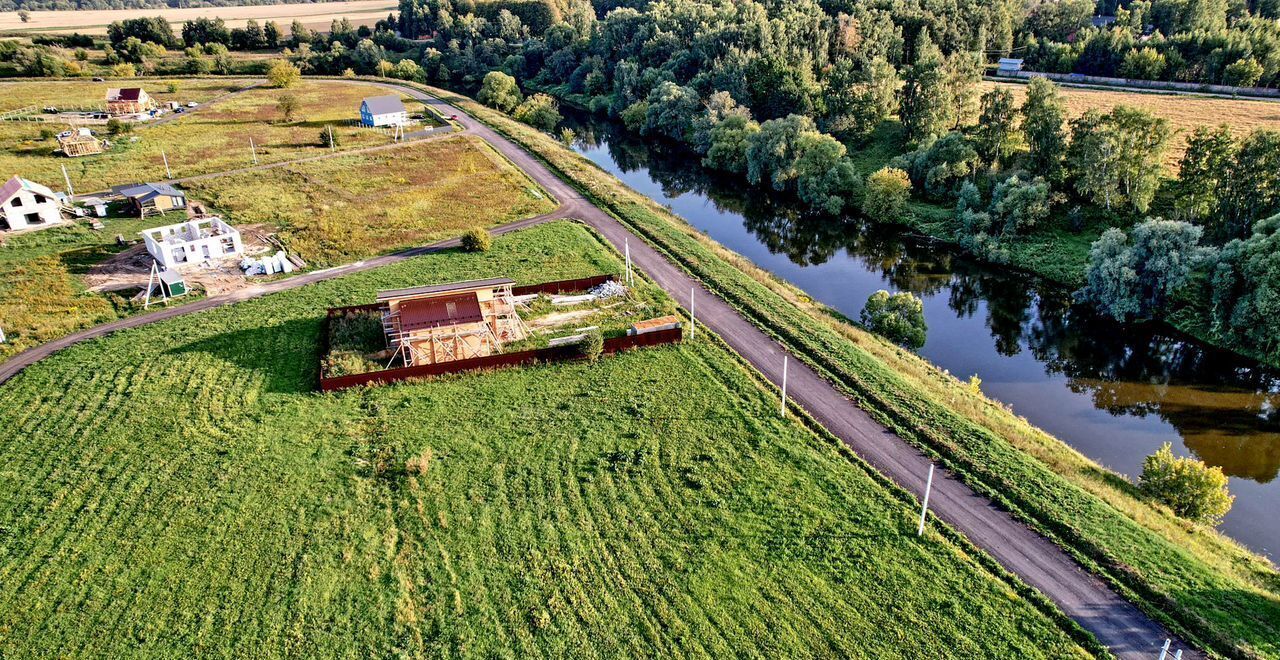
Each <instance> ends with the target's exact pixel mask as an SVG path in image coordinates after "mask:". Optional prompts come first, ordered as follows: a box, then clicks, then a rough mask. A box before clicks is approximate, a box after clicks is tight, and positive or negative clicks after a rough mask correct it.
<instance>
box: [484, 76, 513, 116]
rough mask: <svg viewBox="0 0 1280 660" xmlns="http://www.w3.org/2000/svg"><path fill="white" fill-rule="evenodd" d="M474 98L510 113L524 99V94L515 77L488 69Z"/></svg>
mask: <svg viewBox="0 0 1280 660" xmlns="http://www.w3.org/2000/svg"><path fill="white" fill-rule="evenodd" d="M476 100H477V101H479V102H481V103H483V104H485V105H487V106H489V107H490V108H494V109H495V110H499V111H501V112H507V113H510V112H511V111H512V110H515V109H516V106H518V105H520V103H521V102H522V101H524V95H523V94H521V93H520V86H519V85H517V84H516V79H515V78H513V77H511V76H509V75H507V74H505V73H503V72H501V71H490V72H489V73H486V74H485V75H484V80H483V81H482V82H481V83H480V91H479V92H478V93H476Z"/></svg>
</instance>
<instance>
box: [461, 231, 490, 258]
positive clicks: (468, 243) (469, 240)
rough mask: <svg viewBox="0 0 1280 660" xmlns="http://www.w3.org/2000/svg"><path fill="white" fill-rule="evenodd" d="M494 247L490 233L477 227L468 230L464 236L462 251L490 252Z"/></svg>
mask: <svg viewBox="0 0 1280 660" xmlns="http://www.w3.org/2000/svg"><path fill="white" fill-rule="evenodd" d="M491 247H493V237H492V236H490V235H489V232H487V231H485V230H483V229H481V228H479V227H477V228H475V229H468V230H467V233H465V234H463V235H462V249H463V250H466V251H467V252H488V251H489V248H491Z"/></svg>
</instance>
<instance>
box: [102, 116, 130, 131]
mask: <svg viewBox="0 0 1280 660" xmlns="http://www.w3.org/2000/svg"><path fill="white" fill-rule="evenodd" d="M132 130H133V124H131V123H129V122H127V121H120V120H119V119H116V118H115V117H112V118H111V119H108V120H107V132H108V133H110V134H112V135H119V134H121V133H128V132H130V131H132Z"/></svg>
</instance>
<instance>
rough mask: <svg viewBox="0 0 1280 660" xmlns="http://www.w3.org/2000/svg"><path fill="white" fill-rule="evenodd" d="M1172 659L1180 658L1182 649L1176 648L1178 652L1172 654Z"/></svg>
mask: <svg viewBox="0 0 1280 660" xmlns="http://www.w3.org/2000/svg"><path fill="white" fill-rule="evenodd" d="M1173 660H1182V649H1178V652H1177V653H1174V654H1173Z"/></svg>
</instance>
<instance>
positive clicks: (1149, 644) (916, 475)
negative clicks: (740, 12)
mask: <svg viewBox="0 0 1280 660" xmlns="http://www.w3.org/2000/svg"><path fill="white" fill-rule="evenodd" d="M365 84H368V85H374V86H378V87H384V88H387V89H393V90H396V91H400V92H403V93H405V94H408V95H410V96H413V97H415V98H417V99H419V100H422V101H423V102H424V103H427V104H429V105H432V106H434V107H435V108H436V109H438V110H439V111H440V112H441V114H443V115H445V116H449V115H456V116H457V117H458V119H457V120H456V121H457V122H458V123H459V124H461V125H462V127H463V129H464V130H463V131H462V132H463V133H470V134H473V135H477V136H479V137H480V138H482V139H484V140H485V141H487V142H488V143H489V144H490V145H491V146H493V148H494V149H496V150H498V151H499V152H500V153H501V154H503V156H505V157H506V158H508V159H509V160H511V161H512V162H513V163H515V165H516V166H517V167H519V168H520V169H522V170H524V172H525V174H526V175H527V176H529V177H530V178H531V179H533V180H534V181H535V182H536V183H538V185H540V186H542V187H543V189H545V190H546V191H548V192H549V193H551V195H552V196H553V197H555V198H556V199H558V200H559V201H560V202H561V206H560V208H559V209H557V210H556V211H555V212H553V213H550V214H547V215H542V216H538V217H534V218H529V219H527V220H522V221H520V222H515V223H511V224H508V225H503V226H501V227H498V228H496V229H494V230H493V233H495V234H503V233H508V232H511V231H516V230H519V229H523V228H525V227H529V226H532V225H535V224H539V223H542V222H546V221H549V220H553V219H558V218H576V219H579V220H582V221H583V222H585V223H586V224H588V225H589V226H591V227H592V228H593V229H595V230H596V231H598V232H599V233H600V234H601V235H603V236H604V237H605V239H606V240H608V241H609V242H610V243H611V244H612V245H613V246H614V247H615V248H617V249H619V250H621V249H622V246H623V243H624V241H625V242H627V243H629V245H630V248H631V256H632V260H633V262H634V263H635V265H636V267H638V268H640V269H641V270H642V271H644V272H645V273H646V274H647V275H648V276H649V277H650V278H651V279H653V280H654V281H655V282H657V283H658V285H659V286H661V287H662V288H663V289H664V290H665V291H666V292H667V293H668V294H669V295H671V296H672V297H673V298H675V299H676V300H677V301H679V302H680V303H683V304H685V305H686V307H687V306H688V303H689V295H690V291H691V290H692V291H693V292H694V293H693V295H694V296H696V298H697V309H698V322H699V323H700V324H702V325H703V326H704V327H706V328H707V329H709V330H711V331H713V332H715V333H716V334H717V335H719V336H720V337H721V338H722V339H723V340H724V341H725V342H726V343H727V344H728V345H729V346H730V347H731V348H732V349H733V350H735V351H737V352H738V353H739V354H740V355H741V356H742V357H743V358H744V359H746V360H747V361H748V362H749V363H750V364H751V365H752V366H754V367H755V368H756V369H758V370H759V371H760V373H762V374H763V375H764V376H765V377H766V378H768V379H769V380H770V381H771V382H773V383H774V384H775V385H777V384H779V383H780V382H781V378H782V366H783V356H784V355H786V351H785V349H783V348H782V346H780V345H779V344H778V343H776V342H774V341H773V340H772V339H770V338H769V337H768V336H767V335H765V334H764V332H763V331H761V330H760V329H759V328H757V327H756V326H755V325H753V324H752V323H751V322H750V321H748V320H747V319H746V318H744V317H742V316H740V315H739V314H738V313H737V311H735V310H734V309H733V308H732V307H731V306H730V305H729V304H728V303H726V302H725V301H724V300H722V299H720V298H718V297H716V296H715V295H714V294H712V293H711V292H710V291H708V290H707V289H705V288H703V286H702V284H701V283H700V282H699V281H697V280H695V279H693V278H692V277H690V276H689V275H688V274H686V273H685V272H684V271H683V270H681V269H680V267H679V266H677V265H676V264H675V263H673V262H671V261H669V260H667V259H666V258H665V257H663V256H662V255H661V254H660V253H659V252H657V251H656V250H655V249H653V248H652V247H651V246H650V245H649V244H648V243H646V242H645V241H644V240H643V239H641V238H640V237H639V236H636V235H634V234H632V233H631V232H630V230H629V229H627V227H625V226H624V225H622V224H621V223H619V222H618V221H617V220H615V219H614V218H613V217H611V216H610V215H609V214H607V213H605V212H604V211H603V210H601V209H600V208H598V207H596V206H595V205H594V204H592V203H591V202H590V201H589V200H587V199H585V198H584V197H583V196H582V195H581V194H579V193H578V191H577V190H575V189H574V188H573V187H572V186H570V185H569V184H568V183H566V182H565V181H563V180H562V179H560V178H559V177H558V176H556V175H555V174H554V173H553V172H551V171H550V170H549V169H548V168H547V167H546V166H545V165H544V164H543V163H542V161H540V160H538V159H537V158H536V157H534V156H533V155H532V154H530V153H529V152H527V151H525V150H524V149H523V148H521V147H520V146H518V145H516V144H514V143H512V142H511V141H509V140H507V139H506V138H505V137H503V136H501V135H499V134H498V133H497V132H496V131H494V130H493V129H491V128H489V127H488V126H486V125H484V124H482V123H480V122H479V121H477V120H475V119H473V118H472V117H470V116H469V115H466V114H465V113H463V112H461V111H460V110H458V109H456V108H454V107H452V106H450V105H448V104H446V103H444V102H443V101H440V100H439V99H436V98H434V97H431V96H429V95H427V94H425V93H423V92H419V91H417V90H415V89H411V88H407V87H401V86H398V85H395V84H391V83H375V82H366V83H365ZM628 239H635V240H628ZM457 244H458V241H457V239H451V240H448V241H441V242H439V243H434V244H432V245H429V246H424V247H420V248H414V249H412V250H406V251H404V252H399V253H395V254H391V255H386V256H382V257H377V258H374V259H368V260H366V261H361V262H357V263H354V264H349V265H346V266H341V267H338V268H331V269H328V270H323V271H314V272H310V273H305V274H302V275H299V276H297V277H293V278H289V279H285V280H280V281H277V282H272V283H269V284H265V285H261V286H256V287H250V288H247V289H244V290H241V291H237V292H235V293H233V294H229V295H227V296H220V297H216V298H206V299H204V300H200V301H197V302H194V303H190V304H187V305H181V306H177V307H172V308H168V309H164V310H161V311H158V312H154V313H148V314H142V315H138V316H133V317H129V318H125V319H121V320H119V321H115V322H112V323H107V324H104V325H100V326H97V327H94V328H90V329H88V330H84V331H82V332H78V333H76V334H73V335H68V336H66V337H63V338H62V339H59V340H55V341H52V342H49V343H47V344H44V345H42V346H38V347H35V348H32V349H29V350H27V351H25V352H23V353H19V354H18V355H15V356H13V357H12V358H10V359H9V361H8V362H5V363H4V364H0V383H3V382H4V381H6V380H8V379H9V378H12V377H13V376H14V375H15V374H16V373H18V372H19V371H21V370H22V369H23V368H25V367H27V366H29V365H31V364H34V363H35V362H37V361H39V360H41V359H43V358H44V357H47V356H49V355H51V354H53V353H55V352H57V351H59V350H61V349H63V348H66V347H68V346H71V345H74V344H76V343H79V342H82V341H86V340H88V339H93V338H95V337H101V336H103V335H106V334H109V333H112V332H115V331H117V330H122V329H126V328H132V327H137V326H140V325H144V324H147V323H153V322H155V321H159V320H162V319H166V318H172V317H175V316H179V315H183V314H191V313H195V312H199V311H203V310H206V309H211V308H214V307H219V306H222V305H228V304H233V303H236V302H240V301H243V300H247V299H250V298H256V297H259V296H263V295H266V294H269V293H274V292H277V291H283V290H286V289H292V288H296V287H300V286H305V285H307V284H311V283H313V282H318V281H322V280H327V279H332V278H335V277H342V276H344V275H349V274H352V273H356V272H360V271H364V270H369V269H371V268H380V267H382V266H386V265H389V264H391V263H395V262H398V261H403V260H404V259H408V258H411V257H415V256H418V255H421V254H426V253H429V252H433V251H437V250H441V249H445V248H449V247H453V246H456V245H457ZM787 392H788V395H789V397H790V399H791V402H792V403H793V405H796V406H799V407H800V408H803V409H804V410H805V411H807V412H808V413H809V414H810V415H812V416H813V417H814V418H815V419H816V420H817V421H818V422H819V423H821V424H822V425H823V426H824V427H825V428H826V429H827V430H828V431H829V432H831V433H832V434H833V435H835V436H836V437H839V438H840V439H841V440H842V441H843V442H844V443H845V444H846V445H848V446H849V448H850V449H852V450H853V451H854V452H855V453H856V454H858V456H860V457H862V458H863V459H864V460H866V461H867V462H868V463H869V464H871V465H872V466H873V467H874V468H875V469H877V470H879V471H880V472H881V473H882V474H884V475H885V476H887V477H889V478H890V479H892V480H893V481H894V482H896V483H898V484H899V485H900V486H902V487H903V488H905V489H907V490H909V491H911V492H914V493H917V494H919V493H921V492H922V490H923V488H924V480H925V476H926V475H927V474H928V471H929V463H930V461H929V459H928V458H927V457H926V456H924V455H923V454H921V453H920V452H919V451H918V450H916V449H915V448H914V447H913V446H912V445H911V444H909V443H908V442H906V441H905V440H903V439H902V438H899V437H898V436H897V435H895V434H894V433H892V432H891V431H889V430H888V429H886V428H885V427H884V426H882V425H880V424H879V423H878V422H876V421H875V420H874V419H872V418H871V417H870V416H869V415H868V414H867V413H866V412H865V411H863V410H862V409H861V408H860V407H858V405H857V404H855V403H854V402H853V401H851V400H849V399H848V398H846V397H845V396H844V395H842V394H841V393H840V392H839V391H838V390H836V388H835V387H834V386H833V385H832V384H830V383H828V382H827V381H825V380H823V379H822V378H821V377H819V376H818V374H817V373H815V372H814V371H813V370H812V369H810V368H809V367H808V366H807V365H805V364H804V363H803V362H802V361H801V360H800V359H798V358H797V357H796V356H794V355H792V356H791V359H790V365H789V368H788V379H787ZM929 504H930V510H931V511H932V512H933V513H934V514H935V515H936V516H938V517H939V518H940V519H941V520H943V521H944V522H946V523H947V524H949V525H951V526H952V527H954V528H955V529H957V530H959V531H960V532H961V533H963V534H964V535H965V536H966V537H968V538H969V540H970V541H972V542H973V543H974V544H975V545H977V546H978V547H980V548H982V549H983V550H985V551H987V552H988V553H990V554H991V555H992V556H993V557H994V558H995V559H996V560H997V561H998V562H999V563H1000V564H1001V565H1003V566H1004V567H1005V569H1006V570H1008V571H1010V572H1011V573H1014V574H1016V575H1018V576H1019V577H1020V578H1021V579H1022V580H1024V581H1025V582H1027V583H1028V584H1030V585H1031V586H1033V587H1035V588H1037V589H1039V590H1040V591H1041V592H1042V593H1044V594H1045V595H1046V596H1048V597H1049V599H1051V600H1052V601H1053V602H1054V603H1056V604H1057V605H1058V607H1060V608H1061V609H1062V610H1063V611H1064V612H1065V613H1066V614H1067V615H1068V616H1070V617H1071V618H1072V619H1074V620H1075V621H1077V622H1078V623H1079V624H1080V625H1081V626H1083V627H1084V628H1085V629H1087V630H1089V631H1090V632H1092V633H1093V634H1094V635H1095V636H1096V637H1097V638H1098V639H1099V640H1100V641H1101V642H1102V643H1103V644H1104V645H1106V646H1107V647H1108V648H1110V649H1111V651H1112V652H1113V653H1115V654H1116V655H1117V656H1118V657H1121V658H1126V659H1129V658H1132V659H1135V660H1137V659H1139V658H1141V659H1144V660H1151V659H1154V658H1156V657H1157V655H1158V654H1159V650H1160V647H1161V645H1162V644H1163V643H1164V641H1165V639H1167V638H1172V635H1171V634H1170V633H1169V632H1168V631H1167V630H1166V629H1165V628H1164V627H1163V626H1161V625H1159V624H1158V623H1156V622H1155V621H1153V620H1152V619H1151V618H1150V617H1148V616H1146V615H1145V614H1144V613H1142V612H1141V611H1140V610H1138V608H1137V607H1135V606H1134V605H1132V604H1131V603H1129V602H1128V601H1126V600H1124V599H1123V598H1121V597H1120V596H1119V595H1118V594H1116V593H1115V592H1114V591H1112V590H1111V588H1110V587H1108V586H1107V585H1106V584H1104V583H1103V582H1102V581H1101V580H1100V579H1098V578H1097V577H1095V576H1093V575H1091V574H1089V573H1088V572H1086V571H1085V570H1084V569H1083V568H1081V567H1080V566H1079V565H1078V564H1077V563H1076V562H1075V561H1074V560H1073V559H1071V557H1070V556H1068V555H1067V553H1066V552H1065V551H1063V550H1062V549H1061V548H1059V547H1058V546H1057V545H1055V544H1054V543H1052V542H1051V541H1049V540H1047V539H1045V538H1044V537H1042V536H1040V535H1039V534H1037V533H1036V532H1034V531H1033V530H1031V529H1030V528H1028V527H1026V526H1025V525H1023V524H1022V523H1020V522H1019V521H1017V520H1016V519H1014V518H1013V516H1012V515H1010V514H1009V513H1007V512H1005V511H1003V510H1001V509H999V508H998V507H996V506H995V505H994V504H993V503H992V502H991V501H990V500H988V499H987V498H985V497H982V496H980V495H978V494H977V493H975V492H973V491H972V490H970V489H969V487H968V486H965V485H964V484H963V483H961V482H960V481H958V480H956V479H955V478H954V477H953V476H952V475H951V474H950V473H948V472H947V471H945V470H939V471H938V472H937V473H936V474H935V478H934V487H933V494H932V495H931V497H930V503H929ZM1173 648H1184V649H1185V648H1186V644H1185V643H1184V642H1182V641H1180V640H1178V639H1176V638H1173ZM1183 657H1184V658H1200V657H1203V656H1202V655H1201V654H1200V653H1198V652H1196V651H1193V650H1190V649H1187V651H1185V652H1184V654H1183Z"/></svg>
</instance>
